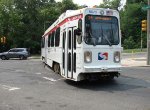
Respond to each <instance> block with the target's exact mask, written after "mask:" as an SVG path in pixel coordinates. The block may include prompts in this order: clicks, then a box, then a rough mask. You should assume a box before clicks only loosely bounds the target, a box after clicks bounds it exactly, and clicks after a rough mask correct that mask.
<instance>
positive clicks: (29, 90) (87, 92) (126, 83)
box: [0, 59, 150, 110]
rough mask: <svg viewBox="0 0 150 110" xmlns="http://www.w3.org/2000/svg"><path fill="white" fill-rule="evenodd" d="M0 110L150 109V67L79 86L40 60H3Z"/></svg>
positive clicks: (127, 70)
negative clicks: (111, 79) (45, 65)
mask: <svg viewBox="0 0 150 110" xmlns="http://www.w3.org/2000/svg"><path fill="white" fill-rule="evenodd" d="M0 110H150V67H129V68H122V72H121V76H120V77H119V78H115V80H113V81H109V82H108V81H93V82H88V81H84V82H80V83H75V82H72V81H68V80H65V79H63V78H62V77H61V76H59V75H58V74H55V73H53V71H51V70H50V69H49V68H48V67H44V64H43V63H42V62H41V61H40V60H38V59H30V60H5V61H2V60H0Z"/></svg>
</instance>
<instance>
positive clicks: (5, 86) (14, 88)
mask: <svg viewBox="0 0 150 110" xmlns="http://www.w3.org/2000/svg"><path fill="white" fill-rule="evenodd" d="M0 86H1V87H2V88H3V89H7V90H9V91H14V90H19V89H21V88H18V87H11V86H7V85H2V84H0Z"/></svg>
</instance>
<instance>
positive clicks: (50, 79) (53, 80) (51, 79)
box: [43, 77, 57, 82]
mask: <svg viewBox="0 0 150 110" xmlns="http://www.w3.org/2000/svg"><path fill="white" fill-rule="evenodd" d="M43 78H44V79H46V80H49V81H52V82H55V81H57V80H55V79H53V78H48V77H43Z"/></svg>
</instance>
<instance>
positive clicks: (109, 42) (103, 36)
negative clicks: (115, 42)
mask: <svg viewBox="0 0 150 110" xmlns="http://www.w3.org/2000/svg"><path fill="white" fill-rule="evenodd" d="M101 31H102V36H103V38H105V40H106V41H107V42H108V44H109V46H112V44H111V42H110V41H109V39H108V38H107V36H105V35H104V33H103V29H102V26H101Z"/></svg>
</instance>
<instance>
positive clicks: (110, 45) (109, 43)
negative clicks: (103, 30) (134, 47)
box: [103, 35, 112, 46]
mask: <svg viewBox="0 0 150 110" xmlns="http://www.w3.org/2000/svg"><path fill="white" fill-rule="evenodd" d="M103 36H104V38H105V39H106V41H107V42H108V44H109V46H112V44H111V42H110V41H109V39H108V38H107V36H105V35H103Z"/></svg>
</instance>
